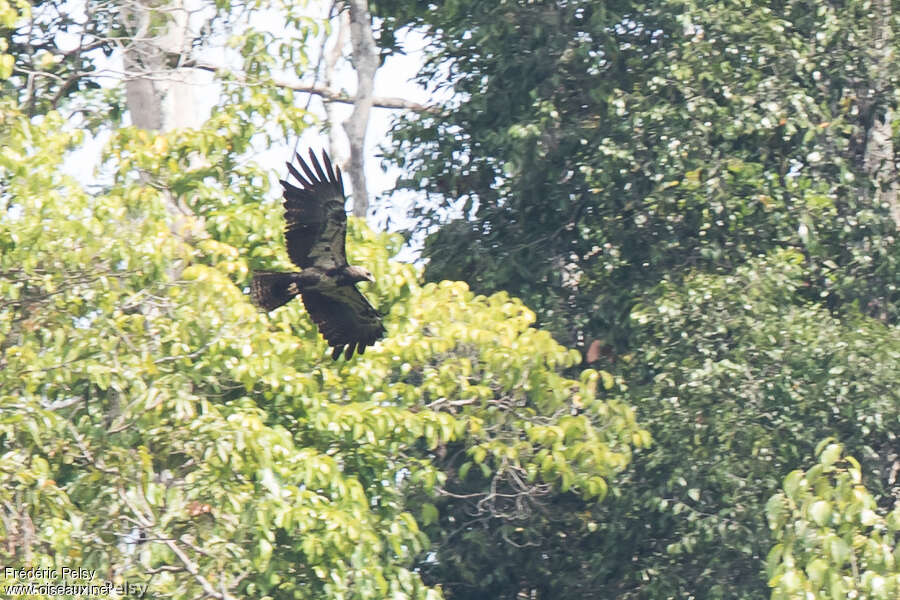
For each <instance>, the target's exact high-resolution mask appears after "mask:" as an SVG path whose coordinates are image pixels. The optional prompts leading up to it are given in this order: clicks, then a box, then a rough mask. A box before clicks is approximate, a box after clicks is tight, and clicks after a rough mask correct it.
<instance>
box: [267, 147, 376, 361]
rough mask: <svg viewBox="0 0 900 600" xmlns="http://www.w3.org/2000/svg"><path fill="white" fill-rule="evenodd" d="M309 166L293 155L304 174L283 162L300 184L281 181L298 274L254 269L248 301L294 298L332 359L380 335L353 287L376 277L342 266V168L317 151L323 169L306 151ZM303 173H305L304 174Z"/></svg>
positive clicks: (270, 305) (276, 302) (274, 304)
mask: <svg viewBox="0 0 900 600" xmlns="http://www.w3.org/2000/svg"><path fill="white" fill-rule="evenodd" d="M309 158H310V162H311V164H312V168H310V166H309V165H308V164H307V163H306V162H305V161H304V160H303V158H302V157H301V156H300V155H299V154H297V160H298V162H299V163H300V168H301V169H303V174H301V173H300V171H298V170H297V169H296V168H295V167H294V165H292V164H291V163H287V168H288V171H289V172H290V174H291V175H293V176H294V179H296V180H297V181H298V182H299V183H300V187H296V186H295V185H293V184H291V183H289V182H287V181H284V180H281V185H282V187H283V188H284V220H285V227H284V239H285V243H286V245H287V252H288V256H289V257H290V259H291V262H292V263H294V264H295V265H297V266H298V267H300V269H301V270H300V271H299V272H293V273H278V272H274V271H257V272H256V273H255V274H254V276H253V283H252V284H251V285H250V294H251V297H252V298H253V302H254V303H255V304H256V305H257V306H259V307H261V308H262V309H264V310H266V311H270V310H274V309H276V308H278V307H279V306H283V305H284V304H287V303H288V302H290V301H291V300H292V299H294V298H295V297H296V296H300V297H301V298H303V305H304V306H305V307H306V311H307V312H308V313H309V316H310V317H311V318H312V320H313V322H314V323H315V324H316V325H317V326H318V327H319V331H320V332H322V336H323V337H324V338H325V340H326V341H327V342H328V345H329V346H333V347H334V351H333V352H332V354H331V357H332V358H333V359H335V360H337V358H338V357H339V356H340V355H341V353H342V352H343V353H344V357H345V358H346V359H349V358H350V357H351V356H353V352H354V351H356V352H358V353H359V354H362V353H363V352H364V351H365V349H366V346H371V345H373V344H374V343H375V342H376V340H378V339H379V338H381V337H382V336H383V335H384V325H382V323H381V316H380V315H379V314H378V312H377V311H376V310H375V308H373V307H372V305H371V304H369V301H368V300H366V298H365V296H363V295H362V294H361V293H360V291H359V290H358V289H356V283H357V282H360V281H375V279H374V278H373V277H372V274H371V273H369V271H367V270H366V269H364V268H362V267H354V266H351V265H349V264H347V254H346V251H345V248H344V242H345V238H346V236H347V213H346V212H345V211H344V201H345V198H344V181H343V179H341V168H340V167H337V166H335V167H332V164H331V159H329V158H328V154H326V153H325V152H322V162H323V163H324V168H323V167H322V165H321V164H320V163H319V161H318V159H316V155H315V154H314V153H313V151H312V150H310V151H309ZM304 174H305V177H304Z"/></svg>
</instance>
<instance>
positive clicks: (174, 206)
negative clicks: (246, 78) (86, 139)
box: [121, 0, 206, 240]
mask: <svg viewBox="0 0 900 600" xmlns="http://www.w3.org/2000/svg"><path fill="white" fill-rule="evenodd" d="M201 6H202V0H167V1H163V2H161V1H159V0H122V4H121V7H122V19H123V24H124V25H125V26H126V28H127V30H128V31H129V32H130V34H131V39H130V41H129V42H128V44H127V45H126V46H125V51H124V59H123V60H124V66H125V73H126V81H125V95H126V101H127V104H128V112H129V114H130V115H131V121H132V123H133V124H134V125H135V126H136V127H140V128H141V129H146V130H149V131H155V132H161V133H164V132H167V131H172V130H174V129H181V128H187V127H194V128H196V127H199V126H200V125H202V123H203V121H204V119H205V118H206V115H204V114H202V111H201V110H200V109H199V107H200V106H202V105H203V103H201V102H199V100H198V98H197V91H198V90H199V89H201V85H200V84H201V83H202V80H201V78H202V72H201V71H199V70H197V69H194V68H185V67H183V66H181V65H182V64H184V63H185V62H186V61H188V60H189V59H190V52H191V42H192V39H191V30H190V17H191V14H192V12H193V11H198V10H200V8H201ZM194 160H195V161H203V160H204V158H203V157H194ZM148 183H150V182H149V181H148ZM163 193H164V194H165V195H166V197H167V203H166V205H167V208H168V210H169V213H170V215H171V219H170V228H171V229H172V231H173V232H174V233H175V234H176V235H178V236H179V237H181V238H182V239H185V240H189V239H192V238H196V237H205V229H204V227H203V224H202V222H200V220H198V219H197V218H196V217H195V216H194V215H193V214H192V212H191V210H190V209H189V208H188V207H187V206H186V205H185V204H184V202H183V201H181V199H179V198H178V197H176V196H175V195H174V194H172V193H171V192H169V191H168V190H164V191H163Z"/></svg>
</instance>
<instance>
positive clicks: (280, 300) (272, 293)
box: [250, 271, 300, 311]
mask: <svg viewBox="0 0 900 600" xmlns="http://www.w3.org/2000/svg"><path fill="white" fill-rule="evenodd" d="M299 294H300V287H299V285H298V283H297V274H296V273H275V272H273V271H257V272H256V273H254V274H253V282H252V283H251V284H250V297H251V298H252V299H253V303H254V304H256V305H257V306H259V307H260V308H262V309H263V310H266V311H269V310H275V309H276V308H278V307H279V306H283V305H285V304H287V303H288V302H290V301H291V300H292V299H293V298H295V297H297V295H299Z"/></svg>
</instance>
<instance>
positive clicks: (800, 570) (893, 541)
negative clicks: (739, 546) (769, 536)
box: [766, 439, 900, 600]
mask: <svg viewBox="0 0 900 600" xmlns="http://www.w3.org/2000/svg"><path fill="white" fill-rule="evenodd" d="M816 450H817V455H818V457H819V462H818V463H817V464H816V465H814V466H813V467H811V468H810V469H809V470H807V471H792V472H791V473H790V474H789V475H788V476H787V477H786V478H785V479H784V484H783V491H781V492H779V493H777V494H775V495H774V496H772V498H771V499H770V500H769V502H768V504H767V505H766V515H767V516H768V519H769V526H770V527H771V528H772V529H773V530H774V532H775V540H776V541H777V542H778V543H777V544H776V545H775V546H774V547H773V548H772V550H771V551H770V552H769V557H768V560H767V562H768V572H769V576H770V577H771V580H770V581H769V585H770V586H771V587H772V588H773V592H772V598H773V600H779V599H782V598H785V599H786V598H797V597H800V596H801V595H802V596H803V597H804V598H813V599H818V598H850V597H858V598H885V599H888V598H896V597H897V594H898V593H900V504H895V505H894V510H893V511H891V512H890V513H888V514H886V515H882V514H879V512H880V511H879V509H878V506H877V504H876V502H875V500H874V498H873V497H872V495H871V494H870V493H869V491H868V490H867V489H866V488H865V486H864V485H863V481H862V470H861V469H860V465H859V463H858V462H857V461H856V460H855V459H854V458H853V457H852V456H842V455H843V448H842V447H841V445H840V444H838V443H836V442H835V441H834V440H832V439H826V440H824V441H823V442H822V443H820V444H819V446H818V448H817V449H816Z"/></svg>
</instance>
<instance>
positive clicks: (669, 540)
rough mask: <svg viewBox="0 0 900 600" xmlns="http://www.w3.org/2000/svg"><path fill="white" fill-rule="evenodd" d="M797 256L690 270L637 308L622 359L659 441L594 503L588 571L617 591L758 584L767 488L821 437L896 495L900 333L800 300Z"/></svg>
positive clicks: (714, 591)
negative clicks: (836, 440) (732, 268)
mask: <svg viewBox="0 0 900 600" xmlns="http://www.w3.org/2000/svg"><path fill="white" fill-rule="evenodd" d="M803 261H804V259H803V257H802V255H801V254H800V253H798V252H793V251H787V252H783V253H778V254H775V255H773V256H771V257H768V258H766V259H758V260H755V261H751V262H750V263H748V264H747V265H744V266H743V267H741V268H739V269H738V270H737V271H736V272H735V274H734V275H731V276H727V277H722V276H718V275H711V274H700V273H698V274H694V275H692V276H690V277H688V278H686V280H685V281H684V282H683V283H672V282H667V283H665V284H664V285H662V286H661V287H660V289H659V290H658V291H657V292H656V293H654V294H652V295H649V296H648V297H647V298H646V300H645V301H644V302H643V303H642V304H641V305H639V306H638V307H637V308H636V309H635V311H634V313H633V319H634V320H635V324H636V329H635V331H636V333H637V337H636V341H637V342H639V344H638V345H637V348H636V351H635V353H634V355H633V356H631V357H626V360H628V361H630V362H629V364H628V365H627V366H626V367H624V368H623V372H624V373H626V379H627V380H628V381H629V383H630V385H631V387H630V389H629V394H628V397H629V399H630V401H631V402H632V403H634V405H635V407H636V410H637V414H638V418H639V420H641V422H642V423H645V424H646V427H647V428H648V429H649V430H650V431H651V432H652V433H653V436H654V439H655V441H656V444H655V445H654V447H653V448H652V449H651V450H650V451H648V452H645V453H642V454H640V455H638V457H637V460H636V461H635V464H634V467H633V469H631V470H629V472H628V473H627V475H626V478H625V480H623V482H622V485H621V486H620V489H621V490H622V493H621V495H620V496H617V497H616V498H614V499H613V501H612V503H610V504H609V505H608V506H605V507H598V509H597V512H598V516H597V521H598V522H599V523H600V530H601V531H602V532H603V533H604V537H605V539H606V540H607V541H606V543H605V544H604V545H599V546H598V547H597V549H596V553H597V554H596V558H595V564H596V568H597V569H598V573H596V575H595V576H596V577H597V579H598V580H599V581H603V578H604V577H609V578H610V580H611V581H612V582H615V584H616V585H619V586H621V588H619V590H618V591H617V593H616V595H617V596H618V597H641V598H646V597H649V598H657V597H668V596H675V597H678V596H681V595H687V594H696V595H698V596H702V597H705V598H759V597H764V595H765V578H763V577H762V576H761V575H760V573H761V572H762V570H763V559H764V557H765V555H766V553H767V552H768V549H769V547H770V546H771V545H772V542H771V541H770V538H769V535H770V534H769V529H768V527H767V525H766V522H765V516H764V514H765V511H764V507H765V505H766V501H767V500H768V498H769V497H770V496H771V495H772V494H773V493H775V492H776V491H777V489H778V487H779V485H780V483H781V481H782V479H783V478H784V477H785V476H786V475H787V474H788V473H789V472H790V471H791V470H793V469H794V468H796V467H797V465H800V464H802V462H803V457H804V456H810V455H812V454H813V453H814V451H815V448H816V445H817V443H818V441H819V440H821V439H823V438H825V437H827V436H837V437H840V438H842V439H844V440H845V442H846V444H847V447H848V448H850V449H852V451H853V452H854V453H855V454H856V455H858V456H860V457H861V458H860V462H861V472H862V473H864V474H865V475H866V477H867V478H868V479H869V481H870V482H871V484H870V485H871V489H872V493H873V495H874V497H875V498H876V499H877V500H878V501H879V502H881V503H882V504H883V505H885V506H889V505H890V504H891V503H892V502H893V500H892V497H891V495H890V487H889V485H890V484H889V481H890V477H891V470H892V469H893V468H894V467H893V465H894V461H895V460H896V448H897V446H896V444H897V441H896V431H897V425H898V423H900V396H898V389H900V386H898V379H897V373H896V369H895V368H894V365H896V364H897V361H898V358H900V339H898V336H897V333H896V330H895V329H892V328H890V327H886V326H884V325H883V324H881V323H879V322H877V321H874V320H871V319H868V318H865V317H862V316H857V317H856V318H854V319H847V320H841V319H837V318H835V317H833V316H830V315H829V314H828V312H827V311H826V310H825V309H823V308H822V307H821V306H819V305H817V304H814V303H810V302H809V301H808V300H806V299H805V293H804V292H805V290H806V286H807V285H808V282H807V281H806V279H805V277H806V269H805V267H804V264H803ZM648 524H652V526H648ZM622 540H627V542H623V541H622ZM601 589H608V588H601ZM601 595H602V594H601Z"/></svg>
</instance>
